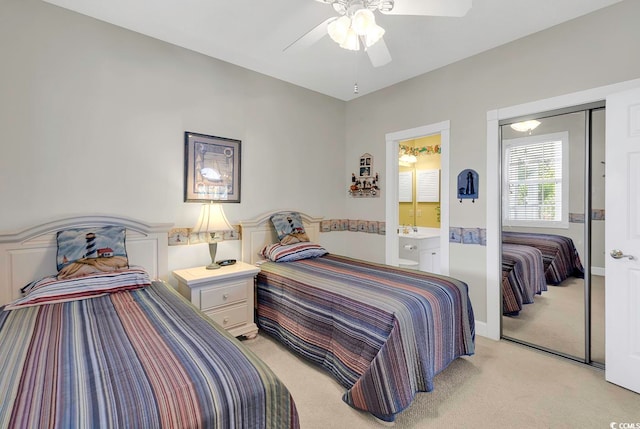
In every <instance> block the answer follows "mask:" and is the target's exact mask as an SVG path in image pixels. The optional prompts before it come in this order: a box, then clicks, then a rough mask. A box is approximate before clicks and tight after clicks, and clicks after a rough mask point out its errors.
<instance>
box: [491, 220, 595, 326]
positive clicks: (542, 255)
mask: <svg viewBox="0 0 640 429" xmlns="http://www.w3.org/2000/svg"><path fill="white" fill-rule="evenodd" d="M572 276H573V277H579V278H582V277H584V268H583V267H582V263H581V261H580V256H579V255H578V251H577V249H576V248H575V245H574V243H573V240H571V238H569V237H564V236H561V235H555V234H539V233H525V232H511V231H508V232H507V231H504V232H503V233H502V305H503V314H505V315H510V316H513V315H517V314H518V313H519V312H520V311H521V310H522V307H523V305H524V304H531V303H533V302H534V297H535V295H539V294H541V293H542V292H544V291H546V290H547V285H548V284H549V285H554V286H557V285H559V284H560V283H562V282H563V281H564V280H566V279H567V278H569V277H572Z"/></svg>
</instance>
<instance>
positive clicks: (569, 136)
mask: <svg viewBox="0 0 640 429" xmlns="http://www.w3.org/2000/svg"><path fill="white" fill-rule="evenodd" d="M604 120H605V116H604V108H603V105H590V106H581V107H578V108H575V109H564V110H563V111H559V112H546V113H541V114H539V115H535V116H530V117H527V118H513V119H511V120H505V121H502V122H501V127H500V133H501V146H502V148H501V149H502V152H501V153H502V174H501V176H502V187H501V192H502V209H501V211H502V336H503V338H506V339H509V340H513V341H517V342H520V343H523V344H526V345H530V346H533V347H536V348H539V349H542V350H546V351H550V352H553V353H556V354H560V355H563V356H566V357H570V358H572V359H576V360H579V361H584V362H587V363H594V362H595V364H604V180H605V178H604V177H603V173H604V162H605V160H604Z"/></svg>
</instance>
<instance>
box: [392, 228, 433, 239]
mask: <svg viewBox="0 0 640 429" xmlns="http://www.w3.org/2000/svg"><path fill="white" fill-rule="evenodd" d="M439 236H440V230H439V229H437V228H424V229H421V230H418V231H417V232H416V231H411V230H409V232H407V233H406V234H404V233H403V232H402V230H400V233H399V234H398V237H406V238H416V239H420V238H433V237H439Z"/></svg>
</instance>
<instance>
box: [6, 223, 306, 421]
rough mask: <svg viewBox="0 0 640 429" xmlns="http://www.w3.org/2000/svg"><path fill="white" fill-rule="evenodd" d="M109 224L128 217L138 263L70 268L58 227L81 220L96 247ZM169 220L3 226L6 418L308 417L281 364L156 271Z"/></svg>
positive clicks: (163, 260)
mask: <svg viewBox="0 0 640 429" xmlns="http://www.w3.org/2000/svg"><path fill="white" fill-rule="evenodd" d="M102 227H116V228H121V227H123V228H122V229H123V231H122V232H123V234H122V240H121V241H120V242H121V243H123V247H125V248H126V256H127V258H128V264H130V265H129V267H127V268H122V269H119V270H117V271H113V272H98V273H92V274H90V275H84V276H80V277H75V278H70V279H59V278H58V277H57V275H56V273H57V272H59V271H58V270H57V267H56V253H57V249H60V248H61V247H60V246H59V241H58V240H57V232H59V231H62V230H64V231H69V230H70V229H73V230H76V229H77V228H82V229H81V230H80V231H79V233H80V234H81V235H79V236H80V237H81V238H82V239H85V237H86V240H87V244H86V245H85V251H86V250H88V249H89V248H90V247H91V248H93V243H94V242H93V240H94V238H95V235H96V234H94V233H93V232H87V229H93V228H102ZM169 227H170V225H149V224H144V223H140V222H138V221H133V220H130V219H123V218H120V217H113V216H109V217H108V216H99V217H98V216H87V217H79V218H72V219H64V220H61V221H54V222H51V223H48V224H44V225H41V226H38V227H35V228H31V229H28V230H25V231H23V232H20V233H16V234H0V266H1V267H2V270H1V271H2V272H1V273H0V275H1V277H0V386H1V387H2V391H3V394H4V399H3V400H2V402H1V403H0V427H20V428H40V427H60V428H69V427H87V428H89V427H113V428H116V427H121V428H135V427H137V428H155V427H221V428H222V427H251V428H253V427H263V428H273V429H276V428H277V429H279V428H283V427H286V428H289V427H292V428H297V427H299V422H298V415H297V412H296V408H295V404H294V402H293V399H292V398H291V395H290V394H289V392H288V390H287V389H286V387H285V386H284V385H283V384H282V383H281V382H280V380H279V379H278V378H277V377H276V376H275V375H274V374H273V373H272V372H271V370H270V369H269V368H268V367H267V366H266V365H265V364H264V363H263V362H262V361H260V360H259V359H258V358H257V357H255V355H253V354H252V353H250V352H248V351H247V350H246V349H245V348H244V346H243V345H242V344H241V343H240V342H239V341H237V340H236V339H235V338H232V337H231V336H230V335H229V334H228V333H227V332H226V331H225V330H224V329H223V328H222V327H220V326H218V325H216V324H215V323H213V322H212V321H211V320H210V319H208V318H207V317H206V316H205V315H204V314H203V313H201V312H199V311H198V310H196V309H195V308H194V307H193V306H192V305H191V304H190V303H189V302H188V301H186V300H185V299H184V298H182V297H181V296H180V295H179V294H178V293H177V292H176V291H175V290H174V289H173V288H172V287H171V286H169V285H168V284H166V283H164V282H161V281H156V280H154V279H156V278H163V277H166V273H167V253H168V251H167V244H168V243H167V241H168V239H167V231H168V229H169ZM125 231H126V234H125ZM125 236H126V245H125V244H124V238H125ZM95 240H96V243H97V242H98V240H99V239H98V238H95ZM103 250H104V248H103ZM109 250H111V249H109ZM111 253H112V252H103V255H105V254H108V255H110V254H111ZM104 257H108V256H104ZM85 258H86V254H85V255H84V256H82V258H81V259H78V260H82V259H85ZM134 265H135V266H138V267H139V268H134ZM43 277H46V280H43V281H40V282H37V283H33V284H31V283H30V282H31V281H32V280H37V279H40V278H43ZM27 283H30V285H31V286H30V288H29V291H28V292H25V295H24V296H22V297H21V296H20V290H21V289H24V288H23V286H25V285H26V284H27ZM7 304H9V305H7ZM10 308H11V309H10Z"/></svg>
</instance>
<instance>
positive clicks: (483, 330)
mask: <svg viewBox="0 0 640 429" xmlns="http://www.w3.org/2000/svg"><path fill="white" fill-rule="evenodd" d="M475 322H476V335H480V336H481V337H488V335H487V322H481V321H479V320H476V321H475Z"/></svg>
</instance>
